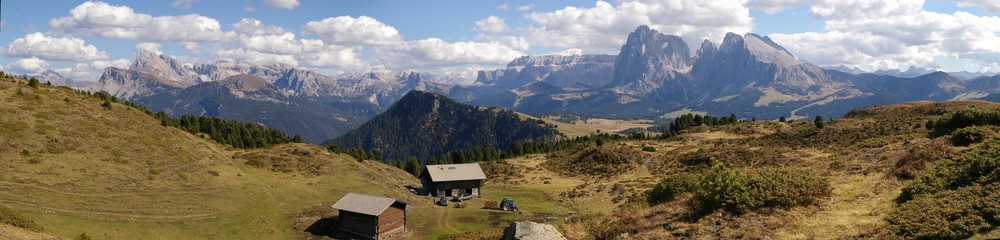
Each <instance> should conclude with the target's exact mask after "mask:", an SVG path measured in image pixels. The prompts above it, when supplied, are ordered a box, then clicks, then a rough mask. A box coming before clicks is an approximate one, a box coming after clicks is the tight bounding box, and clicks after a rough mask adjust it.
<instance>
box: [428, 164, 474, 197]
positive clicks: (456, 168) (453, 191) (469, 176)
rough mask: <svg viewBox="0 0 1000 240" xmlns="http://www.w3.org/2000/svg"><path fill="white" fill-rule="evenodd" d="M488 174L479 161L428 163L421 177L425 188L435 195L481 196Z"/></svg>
mask: <svg viewBox="0 0 1000 240" xmlns="http://www.w3.org/2000/svg"><path fill="white" fill-rule="evenodd" d="M484 179H486V174H484V173H483V169H482V168H480V167H479V164H478V163H466V164H441V165H427V167H426V168H425V170H424V174H423V175H421V177H420V182H421V183H423V185H424V189H426V190H427V192H428V193H430V194H431V195H433V196H435V197H440V196H460V195H462V194H472V196H473V197H479V196H480V194H481V193H482V192H481V190H480V188H481V187H482V186H483V180H484Z"/></svg>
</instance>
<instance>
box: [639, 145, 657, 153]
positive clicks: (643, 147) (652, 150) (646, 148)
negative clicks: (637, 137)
mask: <svg viewBox="0 0 1000 240" xmlns="http://www.w3.org/2000/svg"><path fill="white" fill-rule="evenodd" d="M642 151H646V152H656V147H653V146H642Z"/></svg>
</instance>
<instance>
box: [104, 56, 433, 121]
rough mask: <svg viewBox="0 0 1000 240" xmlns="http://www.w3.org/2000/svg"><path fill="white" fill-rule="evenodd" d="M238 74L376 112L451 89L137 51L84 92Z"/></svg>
mask: <svg viewBox="0 0 1000 240" xmlns="http://www.w3.org/2000/svg"><path fill="white" fill-rule="evenodd" d="M238 75H248V76H254V77H257V78H260V79H262V80H264V81H266V82H267V84H269V85H272V86H273V87H275V88H277V89H280V90H282V91H283V92H285V93H287V94H289V95H292V96H300V97H318V98H336V99H340V101H347V102H351V101H362V102H368V103H371V104H375V105H377V106H382V107H387V106H389V105H391V104H392V103H393V102H395V101H396V100H398V99H399V98H400V97H402V96H403V95H404V94H406V93H407V92H409V91H410V90H414V89H416V90H423V91H431V92H438V93H447V91H448V90H449V89H450V88H451V87H450V86H446V85H442V84H437V83H435V82H434V81H431V79H430V78H431V76H429V75H427V74H422V73H415V72H373V73H366V74H345V75H340V76H336V77H334V76H328V75H324V74H320V73H317V72H313V71H308V70H301V69H296V68H294V67H292V66H289V65H285V64H265V65H253V64H249V63H245V62H237V63H233V62H227V61H218V62H215V63H210V64H209V63H205V64H193V65H191V64H187V65H185V64H181V63H179V62H178V61H177V60H176V59H174V58H171V57H169V56H163V55H158V54H156V53H153V52H147V51H142V52H138V53H137V54H136V60H135V63H133V64H132V66H130V67H129V68H128V69H119V68H108V69H105V71H104V74H103V75H102V76H101V78H100V80H99V81H98V84H95V85H93V86H90V87H88V88H87V89H88V90H93V91H106V92H108V93H111V94H113V95H115V96H118V97H119V98H123V99H131V98H135V97H143V96H150V95H152V94H156V93H158V92H160V91H170V90H174V89H183V88H188V87H191V86H195V85H198V84H202V83H209V82H215V81H221V80H224V79H227V78H230V77H233V76H238Z"/></svg>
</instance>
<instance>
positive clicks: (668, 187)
mask: <svg viewBox="0 0 1000 240" xmlns="http://www.w3.org/2000/svg"><path fill="white" fill-rule="evenodd" d="M699 178H701V176H699V175H696V174H691V173H680V174H674V175H670V176H667V177H666V178H664V179H663V181H660V183H658V184H656V186H654V187H653V189H652V190H650V191H649V194H648V195H649V196H648V198H647V200H648V201H649V204H650V205H655V204H658V203H663V202H668V201H670V200H674V198H676V197H677V196H678V195H680V194H682V193H687V192H691V191H692V190H694V189H695V187H697V186H698V179H699Z"/></svg>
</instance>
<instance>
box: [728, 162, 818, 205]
mask: <svg viewBox="0 0 1000 240" xmlns="http://www.w3.org/2000/svg"><path fill="white" fill-rule="evenodd" d="M744 178H745V180H744V182H745V184H746V186H747V189H748V190H749V197H750V200H751V202H749V203H748V204H747V207H746V208H749V209H758V208H765V207H779V208H789V207H794V206H806V205H810V204H814V203H816V202H817V201H818V200H819V199H820V198H822V197H827V196H830V192H831V190H832V189H831V187H830V183H829V181H827V179H825V178H821V177H819V176H816V174H815V173H812V172H807V171H802V170H796V169H789V168H764V169H754V170H750V171H746V172H744Z"/></svg>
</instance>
